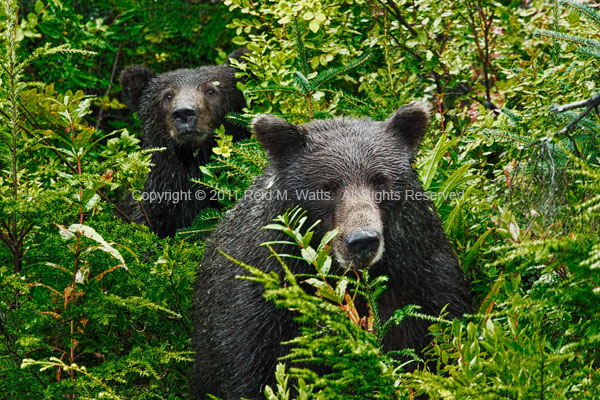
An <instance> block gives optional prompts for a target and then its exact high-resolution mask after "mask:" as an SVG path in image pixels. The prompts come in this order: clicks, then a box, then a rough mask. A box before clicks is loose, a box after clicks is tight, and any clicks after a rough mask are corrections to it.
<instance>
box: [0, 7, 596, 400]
mask: <svg viewBox="0 0 600 400" xmlns="http://www.w3.org/2000/svg"><path fill="white" fill-rule="evenodd" d="M0 3H1V5H2V9H1V10H0V31H1V34H2V39H1V41H2V46H0V66H1V68H0V243H1V244H0V393H1V394H0V398H2V399H4V398H6V399H8V398H11V399H12V398H15V399H30V398H31V399H39V398H60V397H75V398H102V397H104V398H123V399H125V398H127V399H156V398H168V399H178V398H188V397H189V390H188V387H189V382H190V380H191V379H192V377H191V376H190V375H189V371H190V370H191V367H190V363H191V360H192V358H193V357H192V354H191V353H190V352H189V335H190V331H191V326H190V308H191V297H192V289H191V288H192V281H193V278H194V272H195V269H196V267H197V265H198V262H199V260H200V258H201V256H202V249H203V244H204V242H203V241H204V240H205V238H206V234H207V233H208V232H210V230H211V229H212V228H213V227H214V226H215V224H216V223H217V221H218V220H219V218H220V216H221V215H222V212H223V211H224V210H226V209H228V208H230V207H233V206H234V205H235V202H236V200H237V199H239V198H240V197H241V196H242V194H243V192H244V190H245V189H246V188H247V187H248V186H249V185H250V183H251V181H252V179H253V177H254V176H256V175H257V174H259V173H261V172H262V169H263V168H264V166H265V163H266V160H265V155H264V151H263V150H262V148H260V145H259V144H258V143H257V142H256V141H254V140H248V141H245V142H242V143H236V144H232V143H231V140H230V138H227V137H226V136H225V135H224V134H223V132H222V131H221V132H217V143H216V144H215V148H214V153H215V155H214V157H213V159H212V161H211V163H209V164H207V165H205V166H203V168H202V173H203V178H202V183H203V184H205V185H207V186H208V187H211V188H213V189H214V190H215V191H216V192H215V193H218V195H219V200H220V201H221V205H222V210H206V211H205V212H204V213H202V214H201V215H199V216H198V218H197V220H196V222H195V223H194V225H193V226H192V227H191V228H190V229H188V230H186V231H184V232H181V234H180V236H178V237H176V238H174V239H165V240H159V239H158V238H157V237H156V236H155V235H153V234H151V233H149V232H148V231H147V229H146V228H144V227H139V226H135V225H132V224H127V223H124V222H123V221H122V220H121V219H119V218H116V217H115V215H120V211H119V209H118V206H117V205H115V203H116V204H118V202H117V200H120V199H121V198H122V196H123V195H124V194H125V193H127V192H128V191H131V190H132V189H136V188H140V187H141V185H142V184H143V181H144V177H145V174H146V173H147V171H148V169H149V168H150V162H149V154H148V153H147V152H143V151H140V147H139V139H138V138H137V136H138V133H139V127H138V122H137V120H136V119H135V117H133V118H131V117H129V116H127V117H126V116H125V115H124V106H123V105H122V104H121V102H120V100H119V99H120V97H119V94H118V91H119V84H118V82H117V77H118V75H119V71H120V70H121V69H122V68H123V66H126V65H131V64H145V65H147V66H149V67H150V68H152V69H154V70H156V71H166V70H170V69H173V68H178V67H194V66H197V65H201V64H206V63H212V62H215V61H216V62H221V61H223V59H224V57H225V56H226V54H227V53H228V52H229V51H231V50H233V49H234V48H236V47H239V46H247V47H248V48H249V49H250V53H249V54H248V55H247V57H245V59H244V60H242V61H241V62H239V63H237V65H238V66H239V67H240V69H241V70H242V72H240V74H244V75H246V80H245V82H244V83H243V84H242V83H241V84H240V87H241V88H242V89H244V91H245V95H246V97H247V99H248V113H247V114H246V115H242V116H234V118H235V119H238V120H242V121H246V122H247V121H248V120H249V118H250V117H251V116H252V115H256V114H259V113H265V112H268V113H275V114H279V115H283V116H285V117H288V118H291V119H293V120H295V121H306V120H310V119H313V118H324V117H330V116H338V115H348V114H351V115H354V116H357V117H362V116H368V117H371V118H379V119H381V118H384V117H385V116H387V115H389V114H390V113H391V112H393V111H394V110H395V109H397V108H398V107H399V106H400V105H402V104H404V103H407V102H408V101H410V100H412V99H421V100H425V101H429V102H431V103H432V104H433V105H434V109H435V113H434V115H433V117H432V119H433V126H432V129H431V132H432V133H433V132H436V134H430V135H429V136H428V137H427V138H426V139H425V143H424V145H423V151H422V154H421V155H420V157H419V158H418V159H417V160H416V167H417V169H418V171H419V174H420V177H421V180H422V182H423V185H424V187H425V188H426V190H428V191H430V192H436V193H441V194H445V193H450V192H459V193H463V196H461V197H459V198H457V199H454V200H452V199H449V200H446V201H442V200H440V201H438V202H437V203H436V206H437V207H438V210H439V213H440V215H441V217H442V222H443V224H444V228H445V230H446V232H447V233H448V235H449V238H450V239H451V241H452V243H453V245H454V248H455V250H456V252H457V254H458V256H459V258H460V261H461V264H462V266H463V269H464V271H465V274H466V276H467V277H468V278H469V279H470V280H471V289H472V293H473V297H474V305H475V309H476V310H478V312H477V313H475V314H474V315H473V316H471V317H470V318H469V319H465V320H463V321H458V320H456V321H454V322H452V324H446V323H444V322H443V321H441V320H432V321H431V322H432V326H431V336H432V343H431V345H430V346H429V348H428V349H427V350H426V354H427V359H426V360H425V361H424V362H423V363H419V364H418V365H419V367H418V369H417V370H416V371H414V372H412V373H410V374H408V373H405V372H403V368H402V365H400V364H399V363H398V362H397V361H395V358H394V354H385V353H383V352H382V351H381V349H380V347H379V339H380V338H381V337H382V335H383V333H384V332H385V326H386V324H387V323H400V324H401V320H402V318H413V317H416V318H426V316H421V315H419V314H418V311H416V310H414V309H412V308H407V309H405V310H399V312H398V314H397V317H396V318H395V319H394V320H393V321H391V322H389V321H378V319H377V316H376V315H374V314H371V315H368V314H366V315H360V316H359V315H358V313H357V312H356V309H355V307H354V303H353V302H354V299H355V298H359V297H361V296H362V297H364V298H365V299H366V300H367V301H369V302H370V303H371V304H374V303H375V302H376V298H377V294H378V293H379V291H380V290H382V288H383V286H384V285H385V282H384V281H375V282H371V281H370V280H369V278H368V276H365V275H363V276H360V275H356V276H355V275H353V274H352V272H349V273H347V274H346V275H345V276H341V277H334V276H331V275H330V274H329V272H328V271H327V269H326V265H327V260H328V254H327V251H328V250H327V246H326V245H325V244H326V242H327V240H328V239H329V238H330V236H328V237H326V238H324V239H323V241H322V242H320V245H319V246H317V248H316V249H313V250H314V254H313V253H312V252H310V251H309V252H308V253H306V254H305V255H310V254H312V255H316V258H311V257H308V258H309V260H308V261H309V262H311V263H313V265H314V266H315V274H314V276H310V277H306V276H301V277H294V276H292V275H290V274H289V273H287V274H286V279H287V280H288V283H289V284H288V286H286V287H285V288H283V287H281V286H280V285H279V278H278V277H275V276H272V275H264V274H261V273H260V272H259V270H256V269H252V268H250V267H248V268H249V269H250V270H251V271H253V272H254V273H255V274H256V275H255V277H254V278H252V279H256V280H259V281H261V282H263V283H264V284H265V285H266V291H265V294H266V296H267V297H268V299H269V300H271V301H275V302H276V304H279V305H280V306H285V307H293V308H295V309H297V310H298V315H299V320H298V322H299V324H300V325H301V327H302V335H301V336H300V337H298V338H296V339H295V340H294V341H293V342H292V349H293V350H292V351H291V352H290V354H288V355H287V357H286V359H285V360H282V361H286V362H290V363H291V364H290V365H288V366H287V367H285V366H284V364H282V365H281V366H280V367H278V369H277V372H276V377H277V382H278V387H274V388H270V389H269V390H267V392H266V396H267V398H270V399H288V398H291V397H293V396H292V393H293V392H294V387H295V389H296V390H295V392H297V398H302V399H309V398H348V397H352V396H355V397H360V398H365V397H366V398H407V397H408V398H411V397H415V396H418V395H420V394H423V395H425V396H429V397H430V398H472V399H480V398H490V399H496V398H514V399H521V398H531V397H536V398H552V399H554V398H557V399H560V398H589V399H592V398H598V397H600V393H598V387H600V365H599V364H598V359H599V355H598V348H600V346H599V343H598V338H599V337H600V326H599V323H598V321H599V320H600V310H599V309H598V306H597V304H598V301H597V297H598V296H599V295H600V292H599V290H598V287H599V285H600V276H599V275H598V271H599V270H600V268H599V260H600V247H599V245H598V242H599V241H598V227H599V213H598V210H599V207H598V204H599V201H600V200H599V198H598V195H597V193H600V172H599V158H598V157H599V154H600V152H599V151H598V149H599V147H598V146H599V144H600V142H599V139H598V138H599V134H600V125H599V124H600V119H599V117H598V113H597V107H598V103H599V102H600V97H599V95H598V89H597V88H598V87H599V85H600V76H599V75H598V58H599V57H598V53H599V51H598V48H599V45H598V43H599V42H600V38H599V37H598V31H599V30H598V28H599V27H600V24H599V21H600V17H599V15H600V14H599V11H598V7H597V5H596V4H595V3H594V2H589V1H583V2H575V1H571V0H562V1H555V2H550V3H548V2H542V1H533V2H523V1H508V0H507V1H493V2H482V1H478V0H468V1H464V2H455V1H450V0H438V1H431V0H419V1H417V2H415V1H405V0H392V1H364V0H347V1H343V2H340V1H330V0H327V1H314V0H300V1H296V2H288V1H279V2H256V1H248V0H226V1H224V2H212V1H211V2H209V1H187V0H171V1H165V2H162V3H161V2H155V1H149V0H144V1H141V2H140V1H130V0H119V1H109V2H99V1H92V2H86V3H85V4H84V3H81V2H69V1H59V0H48V1H44V0H22V1H19V3H18V4H17V3H16V1H14V0H2V1H1V2H0ZM595 110H596V111H595ZM126 128H127V129H126ZM120 217H121V218H122V219H125V220H126V217H124V216H122V215H120ZM300 221H301V216H300V214H298V213H296V214H294V213H288V214H286V215H284V216H281V217H280V218H279V219H278V220H277V222H276V223H275V224H274V225H273V226H271V228H276V229H280V228H281V229H286V232H287V233H288V234H289V235H290V237H291V239H292V242H293V243H295V244H296V245H298V244H299V243H302V244H303V245H305V243H304V241H305V240H306V238H307V236H306V235H307V233H306V230H305V229H304V228H305V227H303V226H302V224H301V222H300ZM277 227H279V228H277ZM308 231H310V229H309V230H308ZM183 238H185V239H186V240H185V241H184V240H182V239H183ZM306 245H307V246H309V245H308V243H306ZM306 248H307V249H308V248H309V247H306ZM307 251H308V250H307ZM309 253H310V254H309ZM283 264H284V263H283ZM313 292H316V293H317V295H314V294H313ZM354 296H357V297H354ZM371 309H374V307H371ZM399 350H400V349H399ZM406 354H408V353H405V355H406ZM306 360H311V362H312V363H313V365H317V366H319V368H316V369H315V368H309V367H306V365H305V364H304V365H302V361H306Z"/></svg>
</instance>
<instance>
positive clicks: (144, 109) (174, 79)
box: [121, 51, 249, 237]
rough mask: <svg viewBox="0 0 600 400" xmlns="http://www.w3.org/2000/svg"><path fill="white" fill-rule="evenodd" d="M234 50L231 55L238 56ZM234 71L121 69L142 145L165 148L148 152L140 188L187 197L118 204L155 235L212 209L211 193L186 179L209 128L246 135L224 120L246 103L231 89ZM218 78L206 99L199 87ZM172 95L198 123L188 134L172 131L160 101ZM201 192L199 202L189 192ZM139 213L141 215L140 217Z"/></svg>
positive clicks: (201, 154)
mask: <svg viewBox="0 0 600 400" xmlns="http://www.w3.org/2000/svg"><path fill="white" fill-rule="evenodd" d="M242 54H243V51H242V52H235V53H234V54H232V55H231V57H234V58H236V57H239V56H241V55H242ZM234 73H235V70H234V69H233V68H232V67H231V66H229V63H228V62H227V63H226V64H224V65H218V66H204V67H200V68H197V69H178V70H175V71H171V72H167V73H164V74H160V75H155V74H154V73H153V72H152V71H150V70H148V69H146V68H144V67H139V66H133V67H129V68H127V69H126V70H125V71H123V73H122V75H121V80H122V83H123V92H124V94H125V97H126V98H127V103H128V104H129V106H130V107H131V108H132V109H133V110H139V118H140V121H141V122H142V126H143V130H144V136H143V140H142V147H143V148H155V147H165V148H166V150H164V151H161V152H156V153H154V154H153V155H152V162H153V163H154V167H153V168H152V170H151V171H150V173H149V175H148V177H147V179H146V182H145V183H144V192H147V193H149V192H156V193H173V192H178V193H181V192H184V193H190V194H191V199H189V200H184V201H179V202H177V203H176V202H173V201H170V202H169V201H162V202H161V203H158V202H149V201H143V202H142V205H143V210H142V209H141V208H140V207H139V206H138V204H137V203H136V202H135V201H133V200H132V199H131V198H128V199H127V200H125V201H124V202H122V203H121V208H122V209H124V210H126V213H127V214H128V215H129V216H130V217H131V219H132V220H133V221H134V222H137V223H139V224H147V219H149V220H150V225H151V229H152V230H153V231H154V232H156V233H157V234H158V235H159V236H161V237H164V236H173V235H174V234H175V231H176V230H178V229H181V228H184V227H187V226H189V225H190V224H191V223H192V221H193V220H194V218H195V217H196V215H197V214H198V213H199V212H200V211H201V210H203V209H205V208H207V207H216V206H218V204H217V203H216V201H211V200H210V197H211V194H212V193H209V192H207V191H206V189H204V188H203V187H201V186H199V185H196V184H193V183H192V182H190V179H191V178H199V177H201V173H200V170H199V166H200V165H203V164H206V163H207V162H208V160H209V157H210V154H211V151H212V147H213V146H214V141H213V138H212V131H213V129H214V128H217V127H218V126H219V125H221V124H223V125H224V126H225V130H226V133H227V134H229V135H233V137H234V140H238V139H242V138H247V137H249V132H248V131H247V130H245V129H242V128H239V127H237V126H235V125H233V124H231V123H230V122H228V121H226V120H225V115H226V114H227V113H229V112H238V113H239V112H242V110H243V108H244V107H245V106H246V103H245V100H244V97H243V95H242V93H241V92H240V91H239V90H238V89H237V87H236V78H235V76H234ZM214 82H219V84H218V86H216V89H217V90H218V92H217V95H218V97H214V96H213V98H212V99H210V100H209V99H208V97H207V96H206V95H205V93H204V92H203V90H204V89H205V88H206V86H207V85H213V83H214ZM166 92H169V93H172V95H178V94H179V93H183V92H185V93H186V94H187V96H188V97H189V98H190V99H191V100H192V103H194V105H195V107H196V109H197V111H198V122H197V123H196V124H195V125H194V127H193V129H194V132H193V133H192V134H188V135H185V136H184V135H179V133H177V134H176V135H173V134H172V133H170V127H171V130H173V129H172V125H173V124H172V120H171V118H172V117H171V112H172V106H170V105H169V104H166V103H165V102H166V100H165V98H166V97H165V93H166ZM199 190H203V191H205V192H206V193H205V197H206V198H205V199H204V200H199V199H197V198H196V196H195V193H196V192H197V191H199ZM144 211H145V213H146V215H147V217H148V218H146V215H144Z"/></svg>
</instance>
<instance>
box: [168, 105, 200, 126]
mask: <svg viewBox="0 0 600 400" xmlns="http://www.w3.org/2000/svg"><path fill="white" fill-rule="evenodd" d="M196 115H197V113H196V108H194V106H192V105H191V104H181V105H176V106H175V107H174V108H173V112H172V113H171V116H172V117H173V121H174V122H176V123H180V124H188V123H191V122H192V121H193V120H194V118H196Z"/></svg>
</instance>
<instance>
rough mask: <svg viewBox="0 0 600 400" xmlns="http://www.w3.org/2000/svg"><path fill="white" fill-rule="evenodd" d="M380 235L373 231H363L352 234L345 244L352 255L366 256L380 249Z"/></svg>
mask: <svg viewBox="0 0 600 400" xmlns="http://www.w3.org/2000/svg"><path fill="white" fill-rule="evenodd" d="M379 242H380V238H379V233H377V232H375V231H374V230H371V229H361V230H356V231H353V232H351V233H350V234H349V235H348V236H347V237H346V239H344V244H345V245H346V248H347V249H348V251H349V252H350V253H351V254H355V255H360V256H366V255H369V254H371V253H374V252H376V251H377V249H378V248H379Z"/></svg>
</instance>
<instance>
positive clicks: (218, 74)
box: [152, 66, 235, 87]
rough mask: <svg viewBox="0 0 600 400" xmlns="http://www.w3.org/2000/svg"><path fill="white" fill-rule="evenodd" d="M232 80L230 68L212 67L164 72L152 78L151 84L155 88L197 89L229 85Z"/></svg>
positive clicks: (232, 74)
mask: <svg viewBox="0 0 600 400" xmlns="http://www.w3.org/2000/svg"><path fill="white" fill-rule="evenodd" d="M234 79H235V77H234V73H233V71H232V70H230V68H223V67H222V66H216V67H215V66H212V67H200V68H196V69H178V70H175V71H170V72H165V73H164V74H160V75H158V76H157V77H156V78H154V79H153V82H152V84H153V85H154V86H157V87H198V86H201V85H202V84H207V83H214V82H219V84H218V85H230V84H232V83H233V81H234Z"/></svg>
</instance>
